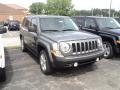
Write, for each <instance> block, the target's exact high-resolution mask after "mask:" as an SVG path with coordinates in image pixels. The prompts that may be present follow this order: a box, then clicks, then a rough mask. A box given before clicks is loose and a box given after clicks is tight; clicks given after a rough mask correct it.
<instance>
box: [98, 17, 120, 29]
mask: <svg viewBox="0 0 120 90" xmlns="http://www.w3.org/2000/svg"><path fill="white" fill-rule="evenodd" d="M96 21H97V23H98V25H99V28H100V29H103V28H109V29H116V28H120V24H119V23H118V22H117V21H116V20H115V19H113V18H98V19H97V20H96Z"/></svg>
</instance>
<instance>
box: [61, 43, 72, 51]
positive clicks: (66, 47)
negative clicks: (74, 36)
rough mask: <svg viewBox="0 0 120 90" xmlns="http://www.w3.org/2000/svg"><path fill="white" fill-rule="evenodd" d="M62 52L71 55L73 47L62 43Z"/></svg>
mask: <svg viewBox="0 0 120 90" xmlns="http://www.w3.org/2000/svg"><path fill="white" fill-rule="evenodd" d="M60 50H61V52H62V53H69V52H70V51H71V47H70V45H69V44H68V43H65V42H61V43H60Z"/></svg>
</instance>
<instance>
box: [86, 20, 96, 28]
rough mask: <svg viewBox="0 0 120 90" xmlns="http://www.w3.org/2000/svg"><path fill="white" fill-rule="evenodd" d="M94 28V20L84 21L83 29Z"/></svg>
mask: <svg viewBox="0 0 120 90" xmlns="http://www.w3.org/2000/svg"><path fill="white" fill-rule="evenodd" d="M90 27H96V24H95V21H94V19H86V20H85V28H90Z"/></svg>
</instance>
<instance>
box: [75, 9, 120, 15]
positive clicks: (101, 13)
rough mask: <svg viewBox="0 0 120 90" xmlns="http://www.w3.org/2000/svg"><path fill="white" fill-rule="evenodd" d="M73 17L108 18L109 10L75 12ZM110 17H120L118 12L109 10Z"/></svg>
mask: <svg viewBox="0 0 120 90" xmlns="http://www.w3.org/2000/svg"><path fill="white" fill-rule="evenodd" d="M75 15H80V16H106V17H108V16H109V9H98V8H96V9H91V10H76V11H75ZM111 17H120V11H116V10H114V9H111Z"/></svg>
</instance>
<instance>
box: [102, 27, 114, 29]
mask: <svg viewBox="0 0 120 90" xmlns="http://www.w3.org/2000/svg"><path fill="white" fill-rule="evenodd" d="M104 28H108V29H114V28H112V27H104Z"/></svg>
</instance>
